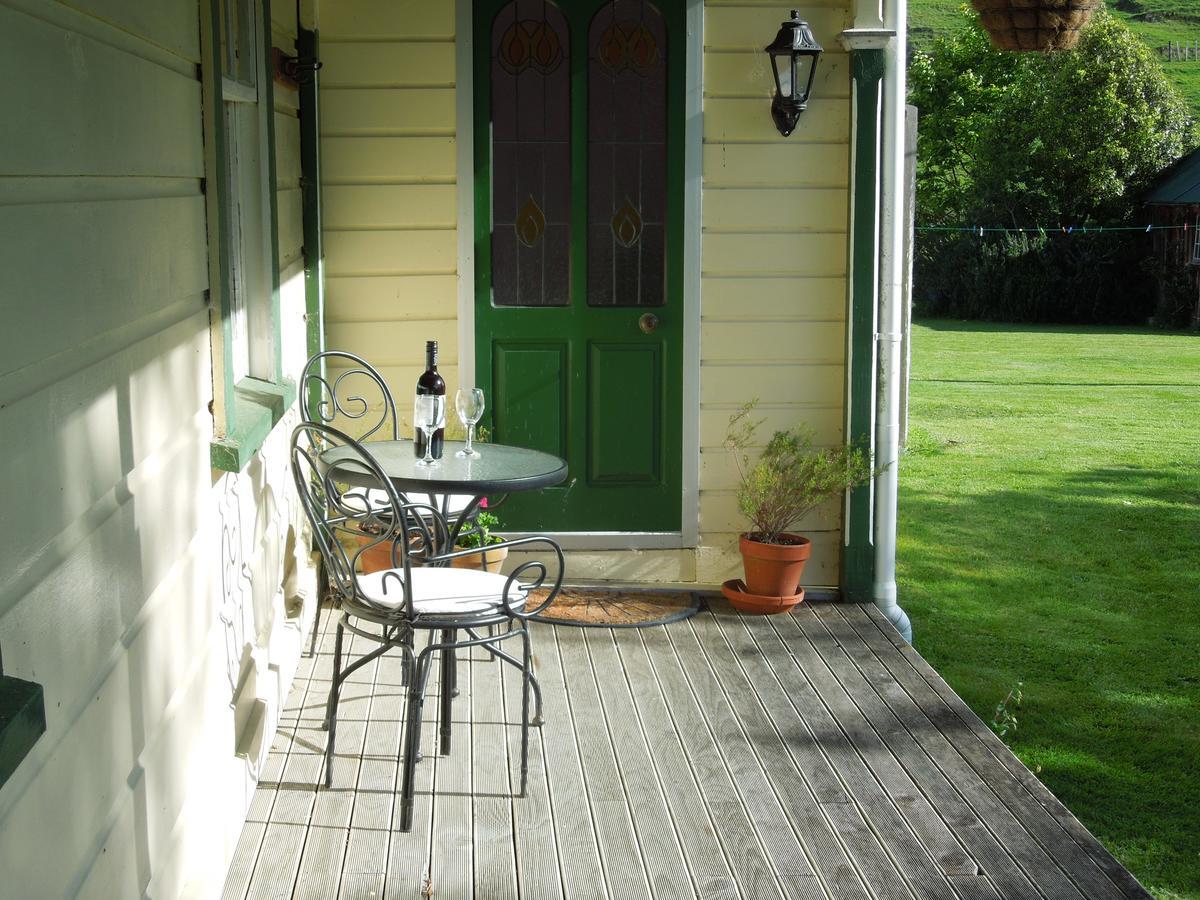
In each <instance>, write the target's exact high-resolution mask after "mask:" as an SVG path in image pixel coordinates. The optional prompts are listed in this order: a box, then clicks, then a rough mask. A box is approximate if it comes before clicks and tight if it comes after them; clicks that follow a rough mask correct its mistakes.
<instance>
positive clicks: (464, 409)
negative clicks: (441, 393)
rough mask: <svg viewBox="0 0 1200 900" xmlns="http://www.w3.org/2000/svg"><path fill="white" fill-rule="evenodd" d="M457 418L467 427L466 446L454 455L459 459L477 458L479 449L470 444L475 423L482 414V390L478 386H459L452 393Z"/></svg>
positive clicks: (473, 437)
mask: <svg viewBox="0 0 1200 900" xmlns="http://www.w3.org/2000/svg"><path fill="white" fill-rule="evenodd" d="M454 408H455V409H456V410H458V419H459V421H460V422H462V423H463V426H464V427H465V428H466V429H467V446H466V447H464V448H463V449H462V450H459V451H458V452H457V453H455V454H454V455H455V456H457V457H459V458H460V459H479V451H478V450H476V449H475V448H473V447H472V446H471V442H472V441H473V440H474V439H475V423H476V422H478V421H479V420H480V418H482V416H483V391H482V390H480V389H479V388H459V389H458V392H457V393H456V394H455V395H454Z"/></svg>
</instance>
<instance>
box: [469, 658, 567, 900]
mask: <svg viewBox="0 0 1200 900" xmlns="http://www.w3.org/2000/svg"><path fill="white" fill-rule="evenodd" d="M466 666H467V667H469V668H470V670H471V674H470V685H471V689H470V692H469V696H468V697H467V698H466V700H467V702H469V703H470V718H471V730H472V740H471V747H470V754H471V797H472V798H473V801H472V803H473V806H474V811H475V836H474V845H473V848H472V849H473V853H474V867H475V892H476V893H477V894H478V895H479V896H480V897H494V898H496V900H513V898H516V897H517V895H518V894H517V890H518V889H517V859H516V842H515V840H514V838H515V837H517V832H515V831H514V828H513V796H512V790H513V789H512V786H511V784H510V781H509V770H510V765H511V764H510V756H511V757H514V758H515V757H517V756H519V752H520V751H519V750H516V751H515V752H514V750H513V749H512V747H511V745H512V738H513V737H514V736H518V737H519V732H515V731H514V730H510V729H509V728H508V727H507V726H506V725H505V722H506V721H507V718H506V713H505V710H504V685H503V682H502V680H501V679H502V673H501V671H500V670H501V668H502V667H501V665H500V663H498V662H495V661H493V660H491V659H490V657H488V655H487V654H486V653H485V652H484V651H483V650H479V649H475V650H473V651H472V654H471V656H470V658H469V662H468V663H466ZM458 702H460V703H461V702H463V698H462V697H460V698H459V701H458ZM517 715H518V717H519V716H520V705H518V706H517ZM456 737H457V736H456ZM537 741H538V734H537V731H536V730H534V731H533V733H532V734H531V735H530V750H531V752H532V751H534V749H535V747H534V745H536V743H537ZM517 787H518V788H519V787H520V785H518V786H517ZM544 793H545V790H544V782H543V790H542V794H543V795H544ZM547 806H548V804H547ZM539 811H540V812H541V816H540V821H539V822H538V824H537V825H536V826H535V825H533V823H531V822H528V821H524V822H522V826H523V828H522V831H524V830H529V831H531V832H533V835H534V836H535V837H540V838H542V846H541V848H539V849H540V850H541V852H542V853H543V854H544V853H546V852H547V851H548V852H549V854H550V856H551V860H554V858H555V854H554V832H553V830H552V829H550V828H549V824H550V817H549V815H548V810H547V808H546V806H542V807H541V809H540V810H539ZM547 837H548V838H549V840H548V841H547V840H546V838H547ZM526 859H527V860H528V856H526ZM547 882H548V879H547V880H546V881H543V882H542V886H543V888H548V887H549V885H548V883H547ZM553 887H554V888H557V887H558V884H557V879H555V880H554V882H553ZM550 896H553V894H551V895H550Z"/></svg>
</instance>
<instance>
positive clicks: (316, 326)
mask: <svg viewBox="0 0 1200 900" xmlns="http://www.w3.org/2000/svg"><path fill="white" fill-rule="evenodd" d="M296 52H297V53H298V54H299V55H300V56H301V57H302V58H304V59H320V56H321V37H320V35H319V34H318V32H317V31H315V30H314V31H309V30H308V29H307V28H300V29H299V32H298V34H297V38H296ZM319 77H320V72H319V71H314V72H313V73H312V78H311V79H309V80H308V81H306V82H305V83H304V84H301V85H300V190H301V196H302V198H303V200H302V202H303V208H304V305H305V312H306V329H305V330H306V334H307V338H308V348H307V349H308V354H307V355H308V356H310V357H311V356H313V355H314V354H316V353H320V352H321V351H322V350H324V349H325V279H324V274H325V273H324V260H325V247H324V243H323V241H322V236H321V137H320V122H321V105H320V104H321V101H320V90H319V88H320V82H319ZM307 388H308V391H309V398H308V402H309V403H310V404H312V405H314V406H315V405H316V404H317V403H318V402H319V401H320V399H321V397H320V390H321V389H320V385H318V384H317V383H316V382H314V383H313V384H311V385H308V386H307ZM300 389H301V390H304V389H305V385H301V386H300Z"/></svg>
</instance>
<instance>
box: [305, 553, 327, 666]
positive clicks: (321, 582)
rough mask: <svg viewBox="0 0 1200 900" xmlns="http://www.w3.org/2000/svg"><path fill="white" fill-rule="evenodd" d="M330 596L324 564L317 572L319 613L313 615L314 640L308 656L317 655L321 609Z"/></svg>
mask: <svg viewBox="0 0 1200 900" xmlns="http://www.w3.org/2000/svg"><path fill="white" fill-rule="evenodd" d="M328 595H329V575H328V573H327V572H326V571H325V566H324V564H322V565H321V566H320V567H319V568H318V571H317V611H316V613H315V614H314V615H313V627H312V640H311V641H310V642H309V645H308V655H309V656H310V657H312V656H316V655H317V635H319V634H320V633H321V607H322V606H323V605H324V604H325V598H326V597H327V596H328Z"/></svg>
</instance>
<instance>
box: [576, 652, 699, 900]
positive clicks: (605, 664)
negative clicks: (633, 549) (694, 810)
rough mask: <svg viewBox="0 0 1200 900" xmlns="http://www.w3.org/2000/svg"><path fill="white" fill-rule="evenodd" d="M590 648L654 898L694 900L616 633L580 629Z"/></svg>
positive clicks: (610, 734) (693, 889)
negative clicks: (689, 899)
mask: <svg viewBox="0 0 1200 900" xmlns="http://www.w3.org/2000/svg"><path fill="white" fill-rule="evenodd" d="M580 634H581V636H582V637H584V638H585V644H586V647H587V655H586V658H587V659H590V661H591V666H592V674H593V677H594V678H595V683H596V687H597V689H598V690H599V692H600V705H601V707H602V708H603V710H604V720H605V721H606V722H607V723H608V732H609V737H610V739H611V741H612V747H613V750H614V751H615V753H616V763H617V770H618V772H619V773H620V777H621V781H622V782H623V783H624V785H625V796H626V797H627V798H628V800H629V807H630V810H631V812H632V813H633V824H634V828H635V829H636V831H637V841H638V846H639V848H640V849H641V851H642V858H643V859H644V860H645V864H646V874H647V877H648V879H649V881H650V894H651V896H652V897H654V898H655V900H658V898H664V900H665V898H669V897H680V898H682V897H693V896H695V887H694V886H693V884H692V879H691V873H690V872H689V871H688V867H687V863H686V862H685V861H684V858H683V849H682V847H681V846H680V842H679V837H678V835H677V834H676V832H675V828H674V823H673V822H672V820H671V813H670V811H669V809H668V807H667V802H666V799H665V797H664V796H663V792H662V786H661V785H660V784H659V780H658V773H657V772H656V771H655V768H654V760H653V757H652V756H651V754H650V751H649V748H648V747H647V746H646V738H645V736H644V735H643V734H642V729H641V727H640V726H639V724H638V719H637V712H636V710H635V702H634V700H633V698H632V697H631V696H630V694H629V689H628V685H626V683H625V677H624V674H623V673H622V671H621V664H620V660H619V659H618V658H617V648H616V646H615V645H614V644H613V640H612V632H610V631H605V632H588V631H584V630H583V629H580Z"/></svg>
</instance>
